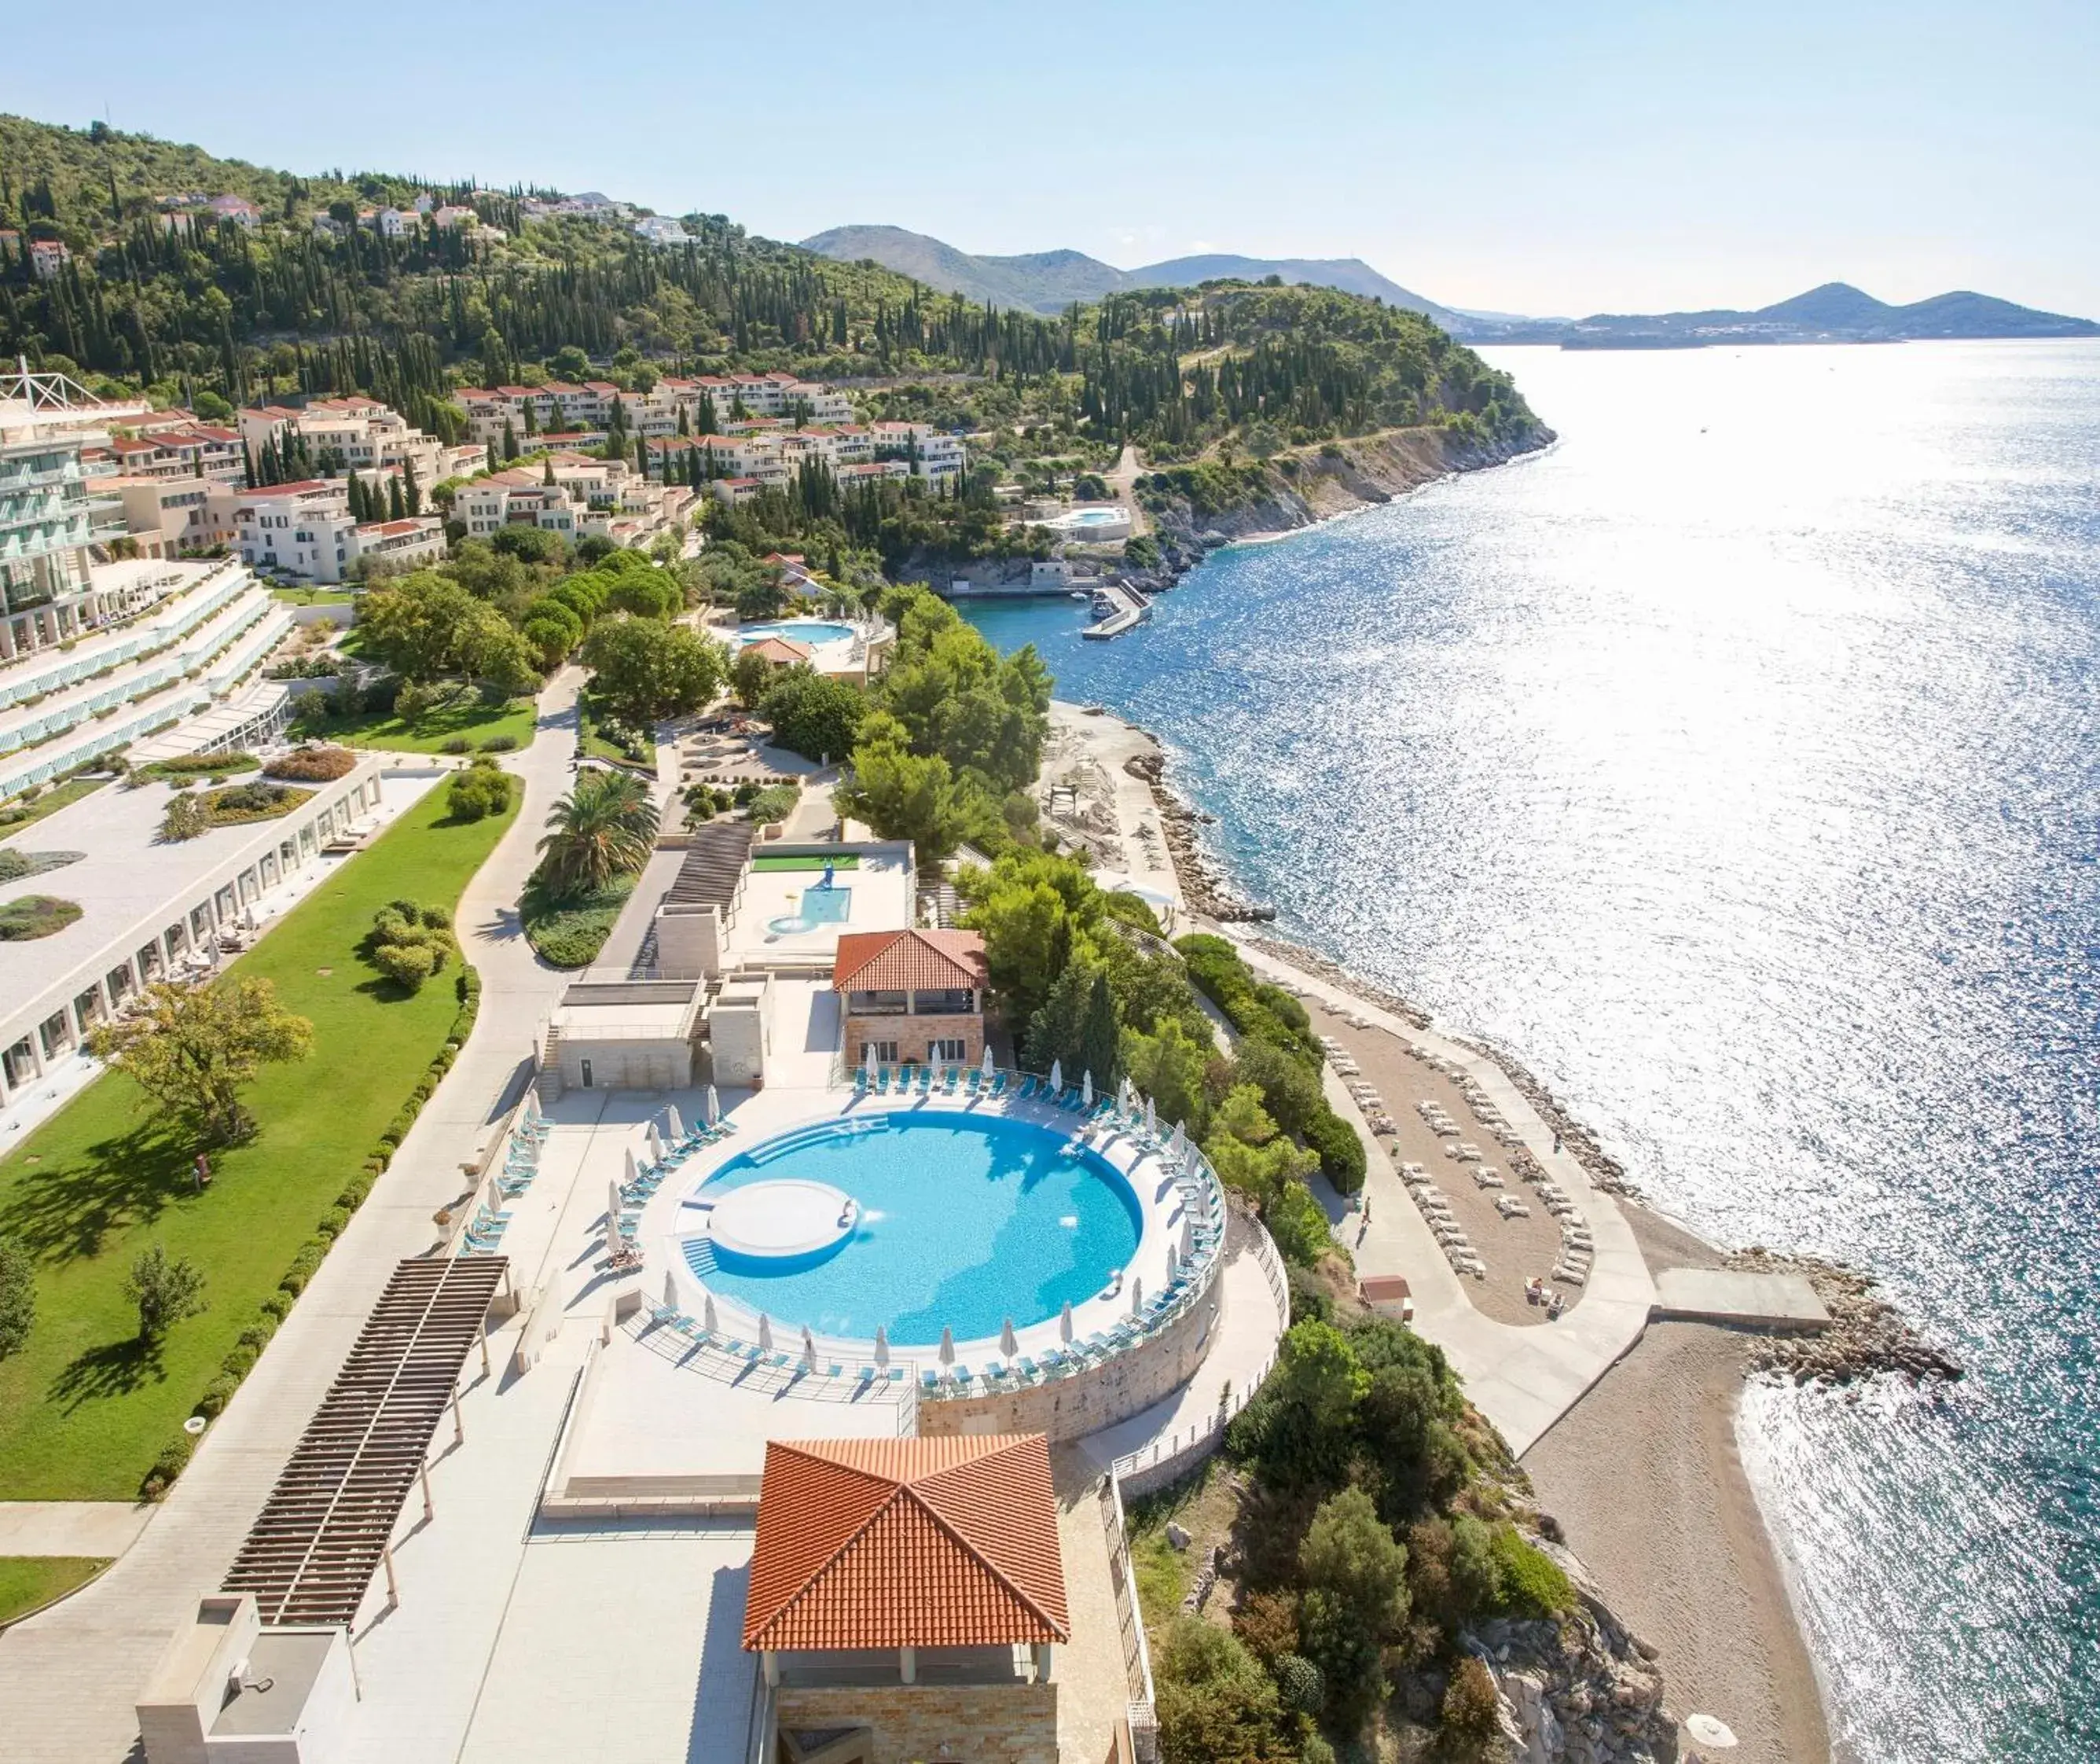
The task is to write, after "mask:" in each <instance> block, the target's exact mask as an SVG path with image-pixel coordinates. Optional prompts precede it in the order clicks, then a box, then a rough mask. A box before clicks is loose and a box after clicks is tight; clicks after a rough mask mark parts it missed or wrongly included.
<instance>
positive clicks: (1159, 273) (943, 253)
mask: <svg viewBox="0 0 2100 1764" xmlns="http://www.w3.org/2000/svg"><path fill="white" fill-rule="evenodd" d="M802 246H803V249H804V250H809V251H814V252H816V253H817V254H818V255H820V256H823V257H828V258H832V259H837V260H839V261H840V262H845V263H861V262H870V263H877V264H880V266H881V267H884V268H885V269H889V270H893V271H896V272H898V273H900V274H902V275H906V276H911V277H912V278H913V279H914V280H915V281H921V282H924V284H925V285H927V286H928V287H929V288H937V289H939V290H941V291H942V293H943V294H961V295H963V296H964V298H968V299H971V300H975V301H978V302H981V303H990V304H991V305H993V306H998V307H1019V308H1022V309H1024V310H1026V311H1030V312H1061V311H1063V310H1064V308H1065V307H1068V306H1070V304H1071V303H1073V302H1074V301H1075V300H1076V301H1081V302H1092V301H1096V300H1099V299H1101V298H1102V297H1103V296H1105V295H1106V294H1117V293H1123V292H1125V291H1127V290H1132V289H1136V288H1185V287H1192V286H1196V285H1201V284H1202V283H1204V282H1207V281H1248V282H1260V281H1267V280H1268V278H1269V277H1271V276H1275V277H1276V278H1277V279H1278V280H1279V281H1284V282H1286V283H1290V284H1293V285H1300V284H1302V285H1307V286H1311V287H1317V288H1334V289H1339V290H1340V291H1341V292H1343V293H1344V294H1361V295H1362V296H1363V297H1364V298H1366V299H1376V300H1383V302H1385V303H1386V304H1387V306H1394V307H1404V308H1405V309H1406V310H1407V311H1409V312H1419V313H1422V314H1423V315H1424V316H1426V317H1427V318H1428V319H1429V320H1431V321H1432V322H1433V323H1435V324H1436V325H1439V326H1440V327H1441V328H1442V329H1445V330H1446V331H1448V332H1449V333H1450V334H1451V335H1452V336H1453V337H1454V338H1458V339H1459V340H1460V341H1461V342H1463V343H1558V344H1559V345H1560V346H1561V347H1563V348H1566V349H1697V348H1703V347H1707V346H1709V345H1713V344H1726V343H1736V344H1740V343H1917V342H1926V341H1933V340H1939V341H1949V340H1956V339H1961V340H1972V339H1984V338H2009V337H2100V324H2095V323H2094V322H2093V321H2092V320H2090V319H2081V318H2072V317H2070V316H2067V315H2065V314H2063V313H2061V312H2038V311H2036V309H2035V308H2034V307H2023V306H2017V305H2015V304H2014V303H2013V302H2011V301H2010V300H2001V299H1997V298H1994V297H1993V296H1992V295H1989V294H1973V293H1970V292H1969V291H1968V290H1957V291H1956V292H1953V293H1951V294H1935V295H1934V296H1933V297H1932V298H1930V299H1929V300H1918V301H1913V303H1911V304H1909V305H1908V306H1891V305H1890V304H1889V303H1887V302H1886V301H1882V300H1877V299H1876V298H1874V297H1873V295H1872V294H1866V293H1864V292H1862V291H1861V290H1860V289H1857V288H1855V287H1853V286H1852V285H1851V284H1850V283H1848V282H1842V281H1833V282H1825V283H1824V284H1823V285H1822V286H1821V287H1820V288H1811V289H1810V290H1809V291H1808V292H1807V293H1806V294H1796V295H1795V296H1794V297H1793V298H1792V299H1790V300H1781V301H1780V302H1778V303H1776V304H1775V305H1772V306H1768V307H1757V308H1755V309H1754V310H1750V311H1738V310H1736V309H1735V308H1732V307H1717V308H1714V310H1712V311H1710V312H1658V313H1646V314H1642V313H1617V312H1599V313H1595V314H1593V315H1592V316H1590V317H1588V318H1582V319H1561V318H1526V317H1523V316H1519V315H1516V314H1514V313H1507V312H1480V311H1469V310H1467V308H1465V307H1452V306H1446V305H1444V304H1443V303H1440V302H1439V301H1436V300H1432V299H1430V298H1427V296H1426V295H1423V294H1416V293H1414V291H1413V290H1410V289H1407V288H1403V287H1401V285H1400V284H1399V283H1397V282H1396V281H1391V280H1389V279H1388V278H1387V277H1386V276H1382V275H1380V274H1379V272H1378V271H1376V270H1374V269H1373V268H1372V267H1370V264H1368V263H1365V262H1364V261H1363V259H1361V258H1354V257H1346V258H1255V257H1241V256H1236V255H1233V254H1229V253H1215V254H1210V255H1207V256H1201V257H1180V258H1171V259H1168V260H1167V261H1166V262H1164V263H1147V264H1145V265H1143V266H1141V267H1139V268H1136V269H1118V268H1116V267H1114V265H1113V264H1110V263H1102V262H1101V259H1098V258H1092V257H1088V256H1087V254H1085V253H1084V252H1082V251H1033V252H1029V253H1026V254H1023V255H1021V256H1018V257H986V256H978V255H975V254H972V253H970V252H968V251H963V250H958V249H957V248H956V247H955V246H954V245H949V244H947V243H946V242H945V241H942V240H939V239H935V238H931V237H928V236H927V235H926V234H924V233H921V232H908V231H907V230H906V229H905V228H902V227H834V228H832V229H831V230H830V231H829V232H820V233H818V234H816V235H815V236H814V237H811V238H808V239H805V240H804V241H802Z"/></svg>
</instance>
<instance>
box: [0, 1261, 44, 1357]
mask: <svg viewBox="0 0 2100 1764" xmlns="http://www.w3.org/2000/svg"><path fill="white" fill-rule="evenodd" d="M36 1323H37V1265H36V1263H35V1262H33V1260H32V1259H31V1258H30V1256H29V1251H28V1250H26V1249H24V1248H23V1247H22V1246H21V1245H20V1244H18V1243H16V1242H15V1240H14V1239H13V1238H11V1237H0V1359H6V1358H7V1355H10V1354H13V1353H19V1352H20V1351H21V1347H22V1344H23V1343H24V1342H26V1341H28V1340H29V1331H30V1330H31V1329H34V1328H35V1327H36Z"/></svg>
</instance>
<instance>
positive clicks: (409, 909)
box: [364, 900, 459, 1143]
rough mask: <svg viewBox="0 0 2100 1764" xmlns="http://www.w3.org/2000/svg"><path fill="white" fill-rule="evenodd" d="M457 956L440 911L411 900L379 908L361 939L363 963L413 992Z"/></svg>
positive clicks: (449, 927) (443, 916)
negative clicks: (369, 927)
mask: <svg viewBox="0 0 2100 1764" xmlns="http://www.w3.org/2000/svg"><path fill="white" fill-rule="evenodd" d="M458 953H459V944H457V942H456V941H455V940H454V939H453V937H452V929H451V926H450V924H449V922H448V918H447V916H446V914H445V913H444V911H443V909H442V908H439V907H426V906H423V905H421V904H418V903H417V902H416V901H413V900H396V901H394V902H393V903H392V904H390V905H387V906H383V907H382V908H381V909H379V911H378V912H377V913H375V914H373V920H372V929H371V931H369V932H368V934H367V935H366V936H365V939H364V957H365V960H366V961H368V962H370V963H371V964H372V965H373V966H374V967H375V968H377V969H378V970H379V971H380V972H381V973H382V974H383V975H386V977H387V979H390V980H392V981H393V982H395V984H397V985H399V986H402V987H404V988H407V989H408V991H409V992H416V991H417V990H419V989H420V988H421V986H422V984H423V982H424V981H426V980H427V979H430V976H431V975H434V974H436V973H439V972H441V971H442V970H443V967H444V965H445V963H446V962H447V961H448V960H449V959H450V958H451V957H453V956H456V955H457V954H458ZM396 1143H399V1142H398V1141H397V1142H396Z"/></svg>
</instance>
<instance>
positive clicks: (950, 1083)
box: [941, 1066, 961, 1096]
mask: <svg viewBox="0 0 2100 1764" xmlns="http://www.w3.org/2000/svg"><path fill="white" fill-rule="evenodd" d="M960 1076H961V1073H960V1072H959V1071H958V1070H957V1068H955V1067H953V1066H951V1067H949V1068H948V1069H947V1072H946V1075H945V1076H944V1077H942V1081H941V1094H942V1095H943V1096H953V1095H954V1094H955V1080H956V1079H957V1078H958V1077H960Z"/></svg>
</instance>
